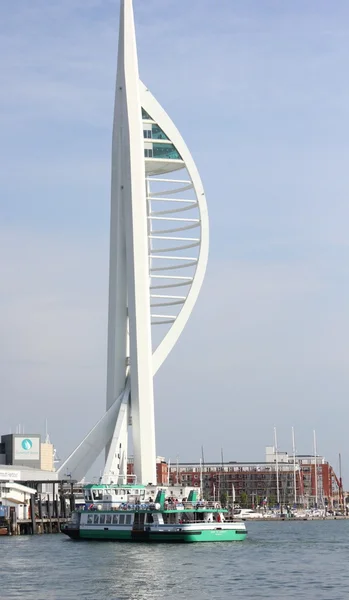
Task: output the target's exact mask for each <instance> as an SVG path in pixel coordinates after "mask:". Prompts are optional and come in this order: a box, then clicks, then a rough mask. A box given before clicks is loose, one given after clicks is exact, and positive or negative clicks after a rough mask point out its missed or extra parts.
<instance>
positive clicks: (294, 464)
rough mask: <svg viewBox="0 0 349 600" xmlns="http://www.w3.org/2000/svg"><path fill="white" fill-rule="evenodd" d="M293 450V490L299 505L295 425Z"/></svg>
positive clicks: (295, 501) (295, 500)
mask: <svg viewBox="0 0 349 600" xmlns="http://www.w3.org/2000/svg"><path fill="white" fill-rule="evenodd" d="M292 452H293V492H294V503H295V505H297V476H296V444H295V437H294V427H292Z"/></svg>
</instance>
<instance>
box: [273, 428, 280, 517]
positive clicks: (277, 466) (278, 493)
mask: <svg viewBox="0 0 349 600" xmlns="http://www.w3.org/2000/svg"><path fill="white" fill-rule="evenodd" d="M274 447H275V462H276V502H277V504H278V505H279V504H280V485H279V456H278V442H277V437H276V427H274Z"/></svg>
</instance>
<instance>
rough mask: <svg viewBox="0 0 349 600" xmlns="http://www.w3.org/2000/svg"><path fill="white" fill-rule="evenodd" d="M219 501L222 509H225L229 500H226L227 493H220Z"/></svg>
mask: <svg viewBox="0 0 349 600" xmlns="http://www.w3.org/2000/svg"><path fill="white" fill-rule="evenodd" d="M219 499H220V502H221V505H222V507H223V508H225V507H226V506H227V504H228V500H229V498H228V492H221V495H220V498H219Z"/></svg>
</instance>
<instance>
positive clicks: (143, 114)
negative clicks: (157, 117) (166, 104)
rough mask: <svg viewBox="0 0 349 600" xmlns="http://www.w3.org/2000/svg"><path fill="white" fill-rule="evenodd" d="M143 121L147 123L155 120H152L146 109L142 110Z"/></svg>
mask: <svg viewBox="0 0 349 600" xmlns="http://www.w3.org/2000/svg"><path fill="white" fill-rule="evenodd" d="M142 119H145V120H146V121H152V120H153V119H152V118H151V116H150V114H149V113H147V111H146V110H144V108H142Z"/></svg>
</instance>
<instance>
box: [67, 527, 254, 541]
mask: <svg viewBox="0 0 349 600" xmlns="http://www.w3.org/2000/svg"><path fill="white" fill-rule="evenodd" d="M62 532H63V533H65V534H66V535H68V536H69V537H70V538H72V539H75V540H76V539H79V540H114V541H119V542H138V543H163V542H167V543H193V542H233V541H243V540H244V539H245V538H246V535H247V532H246V530H242V529H241V530H239V529H208V530H196V531H185V530H181V531H161V530H159V531H132V530H117V529H108V530H101V529H83V528H81V529H73V528H69V527H66V528H64V529H62Z"/></svg>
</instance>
